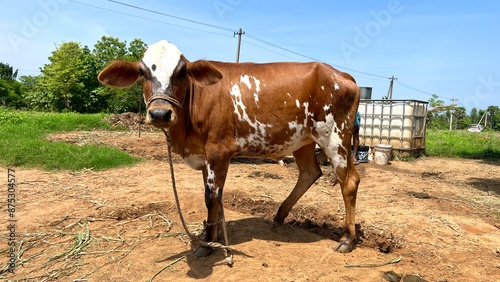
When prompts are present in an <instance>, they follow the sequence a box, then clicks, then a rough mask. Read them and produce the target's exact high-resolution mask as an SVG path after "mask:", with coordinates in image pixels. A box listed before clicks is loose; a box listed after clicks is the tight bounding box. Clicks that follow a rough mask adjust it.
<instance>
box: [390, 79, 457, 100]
mask: <svg viewBox="0 0 500 282" xmlns="http://www.w3.org/2000/svg"><path fill="white" fill-rule="evenodd" d="M396 82H397V83H398V84H401V85H402V86H404V87H406V88H409V89H412V90H414V91H417V92H420V93H423V94H425V95H429V96H431V97H432V96H433V95H437V94H432V93H429V92H426V91H422V90H420V89H417V88H415V87H412V86H410V85H407V84H404V83H402V82H401V81H399V80H396ZM438 97H440V98H444V99H451V98H448V97H444V96H441V95H438Z"/></svg>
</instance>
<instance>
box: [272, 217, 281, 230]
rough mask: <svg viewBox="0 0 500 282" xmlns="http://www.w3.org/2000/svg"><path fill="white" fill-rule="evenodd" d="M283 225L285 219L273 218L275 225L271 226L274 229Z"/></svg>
mask: <svg viewBox="0 0 500 282" xmlns="http://www.w3.org/2000/svg"><path fill="white" fill-rule="evenodd" d="M282 225H283V221H280V220H276V219H274V220H273V225H272V226H271V228H272V229H275V228H278V227H280V226H282Z"/></svg>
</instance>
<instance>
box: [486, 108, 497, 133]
mask: <svg viewBox="0 0 500 282" xmlns="http://www.w3.org/2000/svg"><path fill="white" fill-rule="evenodd" d="M486 111H487V112H488V125H487V126H488V128H492V129H495V130H499V129H500V119H499V117H500V108H499V107H498V106H489V107H488V108H487V109H486Z"/></svg>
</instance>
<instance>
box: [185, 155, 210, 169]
mask: <svg viewBox="0 0 500 282" xmlns="http://www.w3.org/2000/svg"><path fill="white" fill-rule="evenodd" d="M183 160H184V162H185V163H186V164H187V165H189V166H190V167H191V168H192V169H196V170H200V169H202V168H203V167H204V166H205V157H204V156H202V155H187V156H185V157H184V158H183Z"/></svg>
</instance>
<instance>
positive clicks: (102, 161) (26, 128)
mask: <svg viewBox="0 0 500 282" xmlns="http://www.w3.org/2000/svg"><path fill="white" fill-rule="evenodd" d="M104 117H105V115H103V114H75V113H39V112H20V111H7V110H2V109H0V137H1V142H0V164H1V165H4V166H23V167H33V168H43V169H46V170H81V169H84V168H87V169H95V170H102V169H107V168H112V167H117V166H124V165H131V164H135V163H137V162H139V161H140V159H139V158H136V157H132V156H130V155H128V154H127V153H125V152H123V151H120V150H117V149H114V148H110V147H101V146H94V145H84V146H78V145H74V144H68V143H64V142H49V141H47V140H45V136H47V135H48V134H50V133H53V132H65V131H74V130H93V129H101V130H102V129H110V126H109V125H108V124H107V123H106V122H105V120H104Z"/></svg>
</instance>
